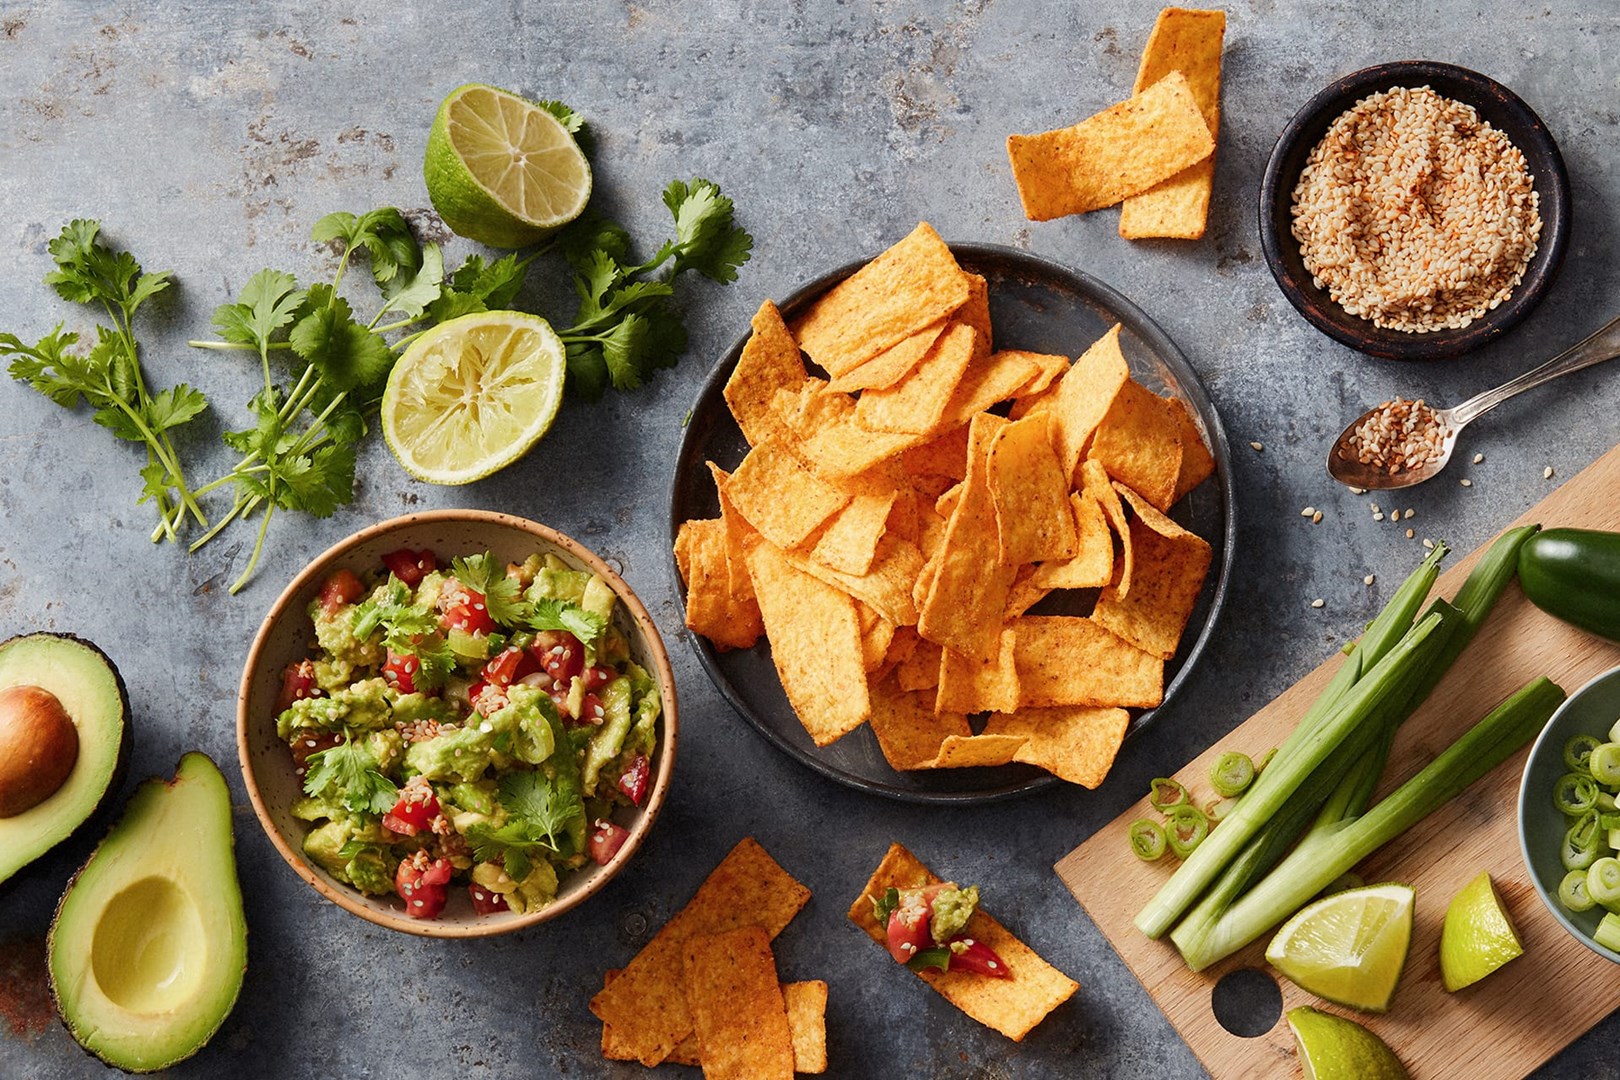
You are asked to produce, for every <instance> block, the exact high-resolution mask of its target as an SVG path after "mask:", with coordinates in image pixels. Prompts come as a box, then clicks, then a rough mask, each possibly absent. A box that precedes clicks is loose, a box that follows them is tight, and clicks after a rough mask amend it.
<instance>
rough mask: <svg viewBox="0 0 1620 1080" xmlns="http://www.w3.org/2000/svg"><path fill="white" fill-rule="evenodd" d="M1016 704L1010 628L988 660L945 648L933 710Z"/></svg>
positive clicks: (983, 709)
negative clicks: (937, 693)
mask: <svg viewBox="0 0 1620 1080" xmlns="http://www.w3.org/2000/svg"><path fill="white" fill-rule="evenodd" d="M1016 708H1018V669H1017V668H1016V667H1014V666H1013V640H1012V631H1011V630H1003V631H1002V632H1001V644H1000V647H999V648H998V649H997V650H996V654H995V655H994V656H992V657H991V658H990V659H988V660H980V659H978V658H977V657H972V656H963V655H962V654H961V653H959V652H957V651H956V650H955V649H946V650H945V651H944V654H943V657H942V659H941V661H940V666H939V695H938V696H937V697H936V698H935V699H934V709H935V711H936V712H942V713H944V712H959V713H981V712H1011V711H1012V710H1014V709H1016Z"/></svg>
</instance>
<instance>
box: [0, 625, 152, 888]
mask: <svg viewBox="0 0 1620 1080" xmlns="http://www.w3.org/2000/svg"><path fill="white" fill-rule="evenodd" d="M10 686H38V687H42V688H43V689H45V690H49V691H50V692H51V693H52V694H55V695H56V697H57V699H58V700H59V701H61V703H62V707H63V708H64V709H66V710H67V714H68V717H69V719H71V720H72V721H73V726H74V727H75V728H76V729H77V730H78V733H79V757H78V760H77V761H76V762H75V763H74V765H73V771H72V772H71V773H69V774H68V778H67V781H66V782H65V783H64V784H63V785H62V786H61V787H60V788H58V789H57V790H56V793H55V794H54V795H52V796H50V797H49V798H47V799H46V800H45V801H44V802H42V803H40V804H39V805H37V806H34V807H33V808H31V809H28V810H24V811H23V812H22V813H20V814H17V815H15V816H13V817H0V882H3V881H5V880H6V879H7V878H9V877H11V875H13V874H15V873H16V872H17V871H18V870H20V869H22V868H23V867H24V866H27V865H28V864H29V863H31V862H33V861H34V860H35V859H37V858H39V857H40V856H41V855H43V854H45V853H46V852H47V851H49V850H50V849H51V848H53V847H55V846H56V845H57V844H60V843H61V842H62V841H63V840H66V839H67V838H68V837H69V836H70V835H72V833H73V831H74V830H75V829H77V828H78V827H79V826H80V825H82V824H84V822H85V821H87V820H88V819H89V818H90V817H91V816H92V815H94V814H95V812H96V811H97V810H98V809H100V808H101V805H102V803H103V801H104V800H105V799H106V797H107V795H108V794H109V792H111V791H113V790H115V789H116V788H117V787H118V781H119V780H120V779H122V777H123V769H124V762H125V761H126V760H127V758H128V757H129V720H128V716H129V703H128V700H127V698H126V697H125V694H124V683H123V680H122V679H120V678H119V677H118V669H117V668H116V667H114V666H113V663H112V661H111V660H108V659H107V657H106V656H105V655H103V654H102V652H101V650H100V649H97V648H96V647H95V646H94V645H91V644H90V643H89V642H87V641H81V640H79V639H78V638H75V637H65V636H62V635H60V634H29V635H28V636H27V637H16V638H12V639H11V640H10V641H7V642H5V643H4V644H0V689H4V688H6V687H10Z"/></svg>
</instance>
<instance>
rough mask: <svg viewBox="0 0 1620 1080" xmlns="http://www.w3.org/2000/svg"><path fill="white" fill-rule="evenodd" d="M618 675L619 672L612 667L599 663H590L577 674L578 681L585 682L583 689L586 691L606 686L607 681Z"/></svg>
mask: <svg viewBox="0 0 1620 1080" xmlns="http://www.w3.org/2000/svg"><path fill="white" fill-rule="evenodd" d="M618 677H619V673H618V672H617V671H614V670H613V669H612V668H608V667H602V666H601V665H600V664H593V665H591V666H590V667H588V668H586V669H585V670H584V671H582V672H580V675H579V679H580V682H582V683H584V684H585V689H586V691H587V692H589V691H591V690H600V689H602V687H604V686H606V685H607V684H608V683H610V682H612V681H613V680H614V679H617V678H618Z"/></svg>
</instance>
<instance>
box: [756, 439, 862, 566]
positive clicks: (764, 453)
mask: <svg viewBox="0 0 1620 1080" xmlns="http://www.w3.org/2000/svg"><path fill="white" fill-rule="evenodd" d="M726 495H727V497H728V498H730V499H731V504H732V505H733V506H735V507H736V508H737V512H738V513H739V514H741V515H742V516H743V517H744V518H746V519H747V521H748V523H749V524H750V525H752V526H753V527H754V528H755V529H758V530H759V534H760V535H761V536H763V537H764V538H765V539H767V540H769V541H770V542H771V543H773V544H775V545H776V546H778V547H784V548H790V547H796V546H798V545H799V544H801V543H803V542H804V540H805V538H806V537H808V536H809V535H810V534H811V533H813V532H815V531H816V529H818V528H820V527H821V524H822V523H823V522H824V521H826V520H827V519H828V518H830V517H832V516H833V515H834V514H836V513H838V511H840V510H842V509H843V508H844V504H845V503H847V502H849V496H848V495H846V494H844V493H843V492H841V491H839V490H838V489H837V488H834V487H832V486H831V485H829V484H827V483H826V482H825V481H823V480H822V479H821V478H820V477H818V476H816V474H815V473H813V472H811V471H810V470H809V469H806V468H805V467H804V466H803V465H801V464H799V460H798V459H797V458H796V457H794V456H793V453H792V452H791V451H789V450H788V449H787V448H786V447H784V446H783V445H782V444H781V443H778V442H775V441H772V440H767V441H765V442H762V443H760V444H759V445H758V446H756V447H754V448H753V449H752V450H750V451H749V452H748V456H747V457H745V458H743V460H742V464H741V465H739V466H737V471H736V472H734V473H732V475H731V479H730V480H729V481H727V483H726Z"/></svg>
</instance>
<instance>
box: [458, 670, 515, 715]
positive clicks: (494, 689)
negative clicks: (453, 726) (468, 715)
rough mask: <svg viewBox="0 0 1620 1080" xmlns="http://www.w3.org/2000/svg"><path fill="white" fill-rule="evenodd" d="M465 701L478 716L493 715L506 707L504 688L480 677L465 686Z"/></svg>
mask: <svg viewBox="0 0 1620 1080" xmlns="http://www.w3.org/2000/svg"><path fill="white" fill-rule="evenodd" d="M467 701H468V703H469V704H471V705H472V707H473V711H474V712H476V713H477V714H478V715H479V716H494V715H495V714H496V713H498V712H500V711H501V710H502V709H504V708H506V705H507V701H506V688H505V687H502V686H496V685H495V684H494V683H492V682H486V681H484V680H483V679H480V680H478V681H477V682H475V683H473V684H472V686H470V687H468V688H467Z"/></svg>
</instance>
